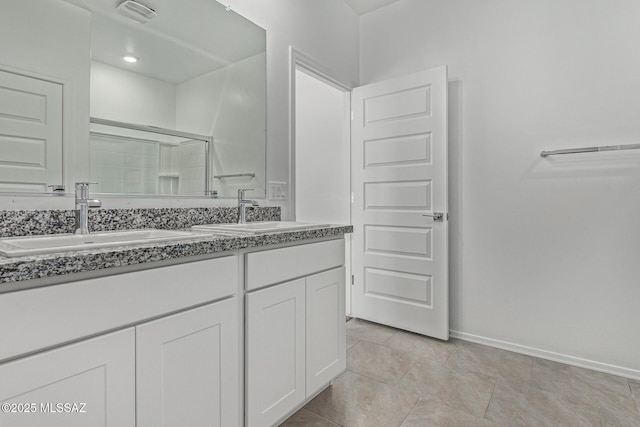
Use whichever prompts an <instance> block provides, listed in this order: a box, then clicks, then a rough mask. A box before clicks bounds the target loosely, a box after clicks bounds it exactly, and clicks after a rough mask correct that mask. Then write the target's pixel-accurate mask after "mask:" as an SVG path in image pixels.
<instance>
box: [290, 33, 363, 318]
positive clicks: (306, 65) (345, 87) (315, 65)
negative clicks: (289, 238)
mask: <svg viewBox="0 0 640 427" xmlns="http://www.w3.org/2000/svg"><path fill="white" fill-rule="evenodd" d="M296 71H302V72H304V73H306V74H308V75H310V76H311V77H313V78H315V79H317V80H320V81H322V82H324V83H326V84H328V85H330V86H333V87H334V88H336V89H338V90H339V91H341V92H345V93H348V95H349V105H348V106H346V107H345V108H346V111H345V114H348V115H349V116H350V115H351V91H352V90H353V86H352V85H351V84H348V83H345V82H343V81H342V80H340V79H338V78H336V77H334V76H335V74H334V73H333V72H332V71H331V70H330V69H328V68H327V67H325V66H324V65H322V64H321V63H320V62H319V61H316V60H315V59H313V58H312V57H310V56H309V55H306V54H305V53H303V52H301V51H300V50H299V49H296V48H295V47H294V46H289V159H288V163H289V177H288V179H289V189H288V196H289V209H288V218H289V220H291V221H295V220H296V197H295V195H296V181H295V177H296V165H295V159H296ZM344 142H345V144H349V152H351V122H350V121H349V128H348V129H346V130H345V135H344ZM349 164H351V160H349ZM349 189H350V193H351V167H349ZM349 223H351V204H350V203H349ZM345 242H346V247H345V257H347V259H345V269H346V277H345V279H346V284H345V290H346V295H345V298H346V299H345V301H346V310H347V314H351V286H350V284H351V280H350V278H351V236H350V235H349V234H345Z"/></svg>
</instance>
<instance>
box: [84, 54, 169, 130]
mask: <svg viewBox="0 0 640 427" xmlns="http://www.w3.org/2000/svg"><path fill="white" fill-rule="evenodd" d="M89 111H90V115H91V116H93V117H98V118H101V119H107V120H116V121H120V122H127V123H136V124H142V125H150V126H158V127H164V128H169V129H175V128H176V85H174V84H171V83H168V82H165V81H163V80H158V79H154V78H152V77H148V76H145V75H142V74H138V73H135V72H131V71H127V70H123V69H121V68H117V67H113V66H111V65H107V64H103V63H102V62H96V61H91V103H90V110H89Z"/></svg>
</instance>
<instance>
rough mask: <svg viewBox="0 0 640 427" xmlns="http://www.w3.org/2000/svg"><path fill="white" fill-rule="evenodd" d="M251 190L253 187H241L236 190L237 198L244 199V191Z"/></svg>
mask: <svg viewBox="0 0 640 427" xmlns="http://www.w3.org/2000/svg"><path fill="white" fill-rule="evenodd" d="M245 191H253V188H241V189H239V190H238V200H244V192H245Z"/></svg>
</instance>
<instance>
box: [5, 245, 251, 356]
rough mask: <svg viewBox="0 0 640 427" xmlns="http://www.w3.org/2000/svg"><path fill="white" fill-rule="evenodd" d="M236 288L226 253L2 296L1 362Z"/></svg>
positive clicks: (234, 271)
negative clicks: (188, 261) (219, 255)
mask: <svg viewBox="0 0 640 427" xmlns="http://www.w3.org/2000/svg"><path fill="white" fill-rule="evenodd" d="M237 291H238V259H237V257H235V256H226V257H222V258H215V259H210V260H204V261H197V262H190V263H185V264H179V265H172V266H168V267H160V268H154V269H149V270H143V271H136V272H132V273H124V274H118V275H114V276H106V277H99V278H95V279H87V280H80V281H77V282H71V283H66V284H61V285H54V286H47V287H42V288H36V289H29V290H25V291H19V292H13V293H7V294H3V295H1V296H0V336H2V337H3V342H4V343H5V344H4V345H2V346H0V360H4V359H7V358H10V357H15V356H18V355H21V354H25V353H28V352H32V351H36V350H39V349H43V348H47V347H51V346H54V345H58V344H61V343H65V342H69V341H72V340H76V339H79V338H82V337H85V336H89V335H94V334H98V333H101V332H104V331H108V330H112V329H116V328H119V327H122V326H125V325H131V324H134V323H138V322H140V321H143V320H146V319H151V318H154V317H158V316H161V315H163V314H166V313H171V312H175V311H179V310H183V309H185V308H189V307H192V306H195V305H198V304H202V303H205V302H208V301H214V300H217V299H221V298H224V297H226V296H229V295H233V294H235V293H237Z"/></svg>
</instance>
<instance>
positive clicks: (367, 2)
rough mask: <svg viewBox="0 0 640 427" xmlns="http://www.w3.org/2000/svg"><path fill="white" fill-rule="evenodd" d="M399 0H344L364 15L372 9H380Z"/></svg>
mask: <svg viewBox="0 0 640 427" xmlns="http://www.w3.org/2000/svg"><path fill="white" fill-rule="evenodd" d="M397 1H399V0H344V2H345V3H346V4H348V5H349V6H351V9H353V10H355V11H356V13H357V14H358V15H364V14H365V13H368V12H371V11H372V10H376V9H380V8H381V7H384V6H387V5H389V4H391V3H395V2H397Z"/></svg>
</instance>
